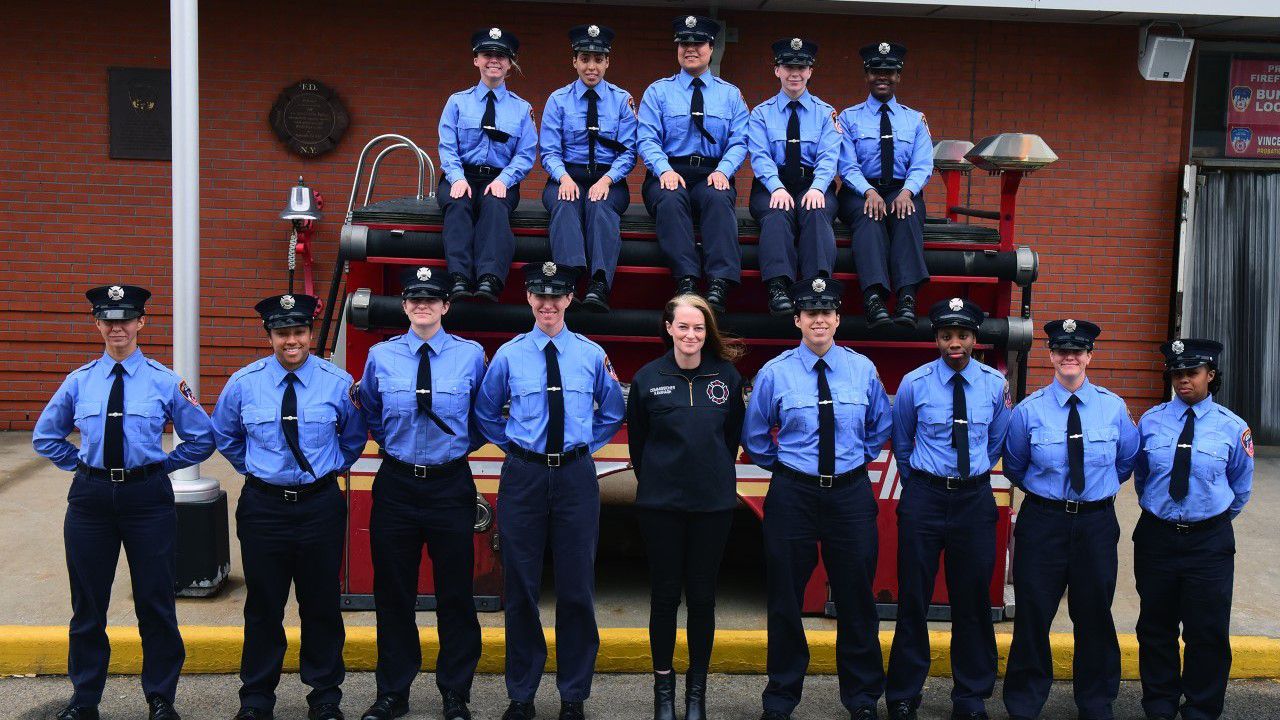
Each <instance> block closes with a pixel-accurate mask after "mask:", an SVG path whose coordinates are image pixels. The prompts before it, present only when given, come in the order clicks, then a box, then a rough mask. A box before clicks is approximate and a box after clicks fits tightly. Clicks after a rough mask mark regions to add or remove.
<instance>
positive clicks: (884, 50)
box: [876, 43, 890, 55]
mask: <svg viewBox="0 0 1280 720" xmlns="http://www.w3.org/2000/svg"><path fill="white" fill-rule="evenodd" d="M876 49H877V50H879V51H880V54H881V55H888V54H889V49H890V48H889V43H880V47H878V48H876Z"/></svg>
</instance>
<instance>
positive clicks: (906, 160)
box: [893, 126, 916, 165]
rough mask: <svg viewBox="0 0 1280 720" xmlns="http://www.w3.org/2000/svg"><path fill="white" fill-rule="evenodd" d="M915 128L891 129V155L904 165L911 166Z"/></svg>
mask: <svg viewBox="0 0 1280 720" xmlns="http://www.w3.org/2000/svg"><path fill="white" fill-rule="evenodd" d="M915 141H916V131H915V127H914V126H913V127H910V128H897V127H895V128H894V129H893V155H894V157H895V158H896V159H897V160H900V161H902V163H903V164H904V165H910V164H911V162H910V161H911V154H912V151H913V150H914V149H915Z"/></svg>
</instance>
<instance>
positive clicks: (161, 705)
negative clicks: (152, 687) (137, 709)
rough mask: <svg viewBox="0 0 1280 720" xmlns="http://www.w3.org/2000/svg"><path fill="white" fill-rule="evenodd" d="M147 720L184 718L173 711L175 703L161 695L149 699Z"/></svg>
mask: <svg viewBox="0 0 1280 720" xmlns="http://www.w3.org/2000/svg"><path fill="white" fill-rule="evenodd" d="M147 707H148V708H149V710H148V712H147V720H182V716H181V715H179V714H178V711H177V710H174V709H173V703H171V702H169V701H168V700H165V699H164V698H162V697H160V696H159V695H152V696H151V697H149V698H147Z"/></svg>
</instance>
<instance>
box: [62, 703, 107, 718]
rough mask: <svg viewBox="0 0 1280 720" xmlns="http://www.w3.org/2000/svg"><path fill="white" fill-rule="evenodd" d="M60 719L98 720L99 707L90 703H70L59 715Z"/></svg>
mask: <svg viewBox="0 0 1280 720" xmlns="http://www.w3.org/2000/svg"><path fill="white" fill-rule="evenodd" d="M57 718H58V720H98V708H96V707H89V706H88V705H68V706H66V707H64V708H62V712H60V713H58V715H57Z"/></svg>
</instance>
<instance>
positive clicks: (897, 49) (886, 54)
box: [858, 42, 907, 70]
mask: <svg viewBox="0 0 1280 720" xmlns="http://www.w3.org/2000/svg"><path fill="white" fill-rule="evenodd" d="M858 54H859V55H861V56H862V68H863V69H864V70H901V69H902V64H903V62H904V61H905V60H906V59H907V48H906V46H904V45H899V44H898V43H896V42H878V43H872V44H870V45H867V46H865V47H863V48H862V49H860V50H858Z"/></svg>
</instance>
